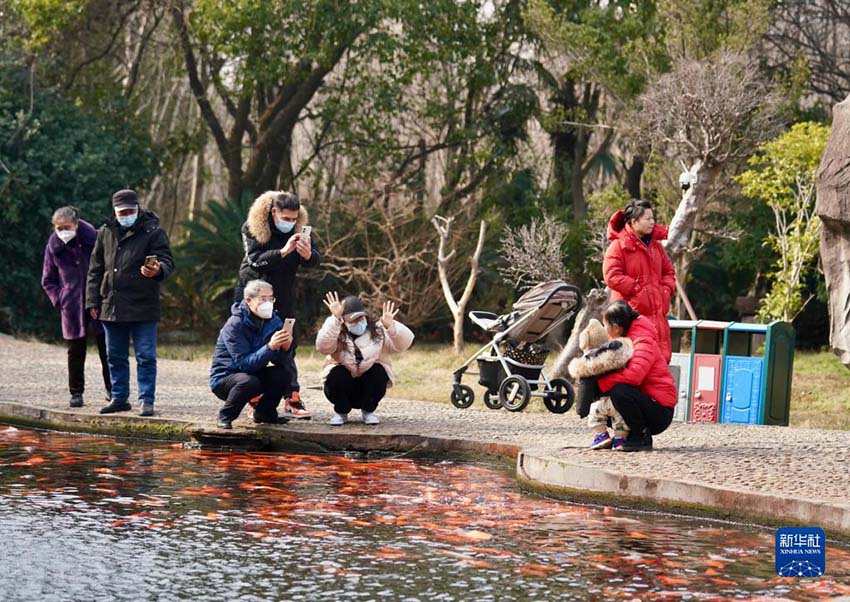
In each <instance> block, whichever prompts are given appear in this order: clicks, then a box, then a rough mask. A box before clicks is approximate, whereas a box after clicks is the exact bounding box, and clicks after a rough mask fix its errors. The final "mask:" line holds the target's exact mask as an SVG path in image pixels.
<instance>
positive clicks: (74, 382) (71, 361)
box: [68, 320, 112, 396]
mask: <svg viewBox="0 0 850 602" xmlns="http://www.w3.org/2000/svg"><path fill="white" fill-rule="evenodd" d="M88 323H89V320H86V326H88ZM95 340H96V342H97V354H98V355H99V356H100V368H101V371H102V372H103V384H104V386H105V387H106V393H107V395H110V396H111V395H112V380H111V379H110V378H109V362H108V361H107V359H106V335H105V334H104V333H102V332H101V333H98V334H97V336H96V337H95ZM87 342H88V337H87V336H86V337H82V338H79V339H70V340H69V341H68V390H69V391H70V392H71V395H82V394H83V392H84V390H85V388H86V351H87V349H86V343H87Z"/></svg>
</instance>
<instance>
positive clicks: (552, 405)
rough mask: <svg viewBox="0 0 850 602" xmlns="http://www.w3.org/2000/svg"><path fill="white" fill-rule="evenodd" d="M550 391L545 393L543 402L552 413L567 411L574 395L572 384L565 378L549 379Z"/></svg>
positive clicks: (571, 405) (571, 404)
mask: <svg viewBox="0 0 850 602" xmlns="http://www.w3.org/2000/svg"><path fill="white" fill-rule="evenodd" d="M549 386H550V387H551V391H548V392H547V393H546V396H545V397H544V398H543V404H544V405H545V406H546V409H547V410H549V411H550V412H552V413H554V414H563V413H565V412H569V410H570V408H571V407H573V401H575V398H576V395H575V391H574V390H573V386H572V385H571V384H570V383H569V381H567V379H565V378H553V379H552V380H550V381H549Z"/></svg>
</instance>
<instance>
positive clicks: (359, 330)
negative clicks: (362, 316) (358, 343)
mask: <svg viewBox="0 0 850 602" xmlns="http://www.w3.org/2000/svg"><path fill="white" fill-rule="evenodd" d="M346 328H348V332H350V333H351V334H353V335H354V336H356V337H359V336H360V335H361V334H363V333H364V332H366V320H360V321H359V322H355V323H354V324H352V325H351V326H346Z"/></svg>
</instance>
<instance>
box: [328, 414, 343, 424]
mask: <svg viewBox="0 0 850 602" xmlns="http://www.w3.org/2000/svg"><path fill="white" fill-rule="evenodd" d="M346 422H348V414H337V413H336V412H334V415H333V417H332V418H331V419H330V420H329V421H328V424H330V425H331V426H342V425H343V424H345V423H346Z"/></svg>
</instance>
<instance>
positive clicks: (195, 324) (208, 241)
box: [163, 196, 252, 333]
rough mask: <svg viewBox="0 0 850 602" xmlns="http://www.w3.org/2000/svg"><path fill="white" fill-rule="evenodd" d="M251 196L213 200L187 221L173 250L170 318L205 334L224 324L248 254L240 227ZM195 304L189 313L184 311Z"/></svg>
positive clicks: (167, 298) (166, 294)
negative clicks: (235, 199)
mask: <svg viewBox="0 0 850 602" xmlns="http://www.w3.org/2000/svg"><path fill="white" fill-rule="evenodd" d="M251 202H252V199H251V198H250V197H248V196H246V197H245V198H244V199H243V200H242V201H234V200H227V201H211V202H210V203H209V204H208V206H207V208H206V209H205V210H204V211H202V212H201V213H200V214H199V216H198V219H196V220H195V221H186V222H184V223H183V224H182V226H183V232H184V235H183V238H182V240H181V241H180V243H179V244H177V245H176V246H175V248H174V251H175V256H176V261H177V265H178V268H179V269H178V270H177V272H176V273H175V277H174V278H173V279H172V280H171V281H170V282H169V284H168V286H167V287H166V288H165V291H164V295H163V296H164V302H165V306H166V317H167V319H168V320H169V321H170V322H171V323H172V324H173V325H175V326H176V327H178V328H191V329H193V330H196V331H200V332H203V333H209V332H214V329H215V328H218V327H219V326H221V323H222V322H223V320H224V318H225V316H226V315H227V307H228V306H229V305H230V301H231V299H230V296H229V293H230V292H231V291H233V288H234V286H235V285H236V280H237V276H238V271H239V265H240V263H241V261H242V257H243V256H244V249H243V247H242V237H241V233H240V229H241V227H242V224H243V223H244V222H245V218H246V216H247V215H248V209H249V208H250V206H251ZM187 308H191V311H185V310H186V309H187Z"/></svg>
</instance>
